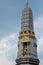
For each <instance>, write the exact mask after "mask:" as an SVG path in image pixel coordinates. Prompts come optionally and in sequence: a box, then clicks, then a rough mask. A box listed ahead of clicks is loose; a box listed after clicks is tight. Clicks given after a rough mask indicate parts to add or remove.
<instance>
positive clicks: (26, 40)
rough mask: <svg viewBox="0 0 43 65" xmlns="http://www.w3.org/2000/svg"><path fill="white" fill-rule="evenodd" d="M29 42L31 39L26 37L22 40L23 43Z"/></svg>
mask: <svg viewBox="0 0 43 65" xmlns="http://www.w3.org/2000/svg"><path fill="white" fill-rule="evenodd" d="M29 41H30V40H29V38H28V37H26V36H24V37H23V38H22V39H21V42H29Z"/></svg>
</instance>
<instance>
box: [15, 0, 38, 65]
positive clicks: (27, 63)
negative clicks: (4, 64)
mask: <svg viewBox="0 0 43 65" xmlns="http://www.w3.org/2000/svg"><path fill="white" fill-rule="evenodd" d="M16 65H39V59H38V56H37V40H36V37H35V32H34V27H33V15H32V10H31V8H30V6H29V4H28V1H27V3H26V6H25V8H24V9H23V11H22V17H21V31H20V33H19V41H18V55H17V59H16Z"/></svg>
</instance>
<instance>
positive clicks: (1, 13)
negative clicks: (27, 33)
mask: <svg viewBox="0 0 43 65" xmlns="http://www.w3.org/2000/svg"><path fill="white" fill-rule="evenodd" d="M25 4H26V0H0V65H14V64H15V62H14V60H15V58H16V57H17V51H15V50H17V43H18V32H19V31H20V24H21V15H22V10H23V9H24V7H25ZM29 4H30V7H31V9H32V12H33V22H34V30H35V32H36V38H37V40H38V41H37V43H38V56H39V59H40V65H42V63H43V43H42V42H43V0H29ZM7 63H8V64H7Z"/></svg>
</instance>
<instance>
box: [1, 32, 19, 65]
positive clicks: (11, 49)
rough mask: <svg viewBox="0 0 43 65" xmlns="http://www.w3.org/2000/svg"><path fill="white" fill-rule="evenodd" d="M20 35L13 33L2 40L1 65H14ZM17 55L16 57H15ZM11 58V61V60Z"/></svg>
mask: <svg viewBox="0 0 43 65" xmlns="http://www.w3.org/2000/svg"><path fill="white" fill-rule="evenodd" d="M17 41H18V33H12V34H10V35H9V36H6V37H4V38H2V39H1V40H0V65H14V64H15V62H14V61H12V59H13V58H14V59H13V60H15V57H16V53H17ZM15 50H16V51H15ZM14 53H15V56H14V55H13V54H14ZM10 58H11V60H10Z"/></svg>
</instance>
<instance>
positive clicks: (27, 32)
mask: <svg viewBox="0 0 43 65" xmlns="http://www.w3.org/2000/svg"><path fill="white" fill-rule="evenodd" d="M22 34H32V35H35V33H34V32H33V31H31V30H25V31H21V32H20V35H22Z"/></svg>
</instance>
